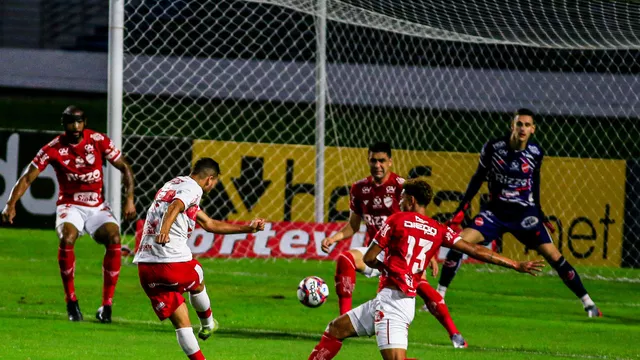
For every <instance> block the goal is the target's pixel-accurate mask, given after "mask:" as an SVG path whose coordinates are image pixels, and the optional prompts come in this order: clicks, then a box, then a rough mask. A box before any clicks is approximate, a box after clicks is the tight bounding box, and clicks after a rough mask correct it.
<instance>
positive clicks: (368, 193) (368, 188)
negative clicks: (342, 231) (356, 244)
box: [349, 173, 404, 246]
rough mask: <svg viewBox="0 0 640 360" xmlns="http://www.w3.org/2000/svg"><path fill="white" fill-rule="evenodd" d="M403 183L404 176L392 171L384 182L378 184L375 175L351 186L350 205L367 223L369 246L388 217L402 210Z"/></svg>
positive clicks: (367, 243) (366, 242) (366, 241)
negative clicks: (374, 178)
mask: <svg viewBox="0 0 640 360" xmlns="http://www.w3.org/2000/svg"><path fill="white" fill-rule="evenodd" d="M403 184H404V179H403V178H401V177H400V176H398V175H397V174H394V173H391V174H390V176H389V178H388V179H387V181H385V182H384V183H382V184H376V183H375V182H374V181H373V177H372V176H369V177H366V178H364V179H362V180H359V181H356V182H355V183H354V184H353V185H352V186H351V193H350V203H349V207H350V208H351V211H353V212H354V213H356V214H358V215H360V217H362V219H363V220H364V222H365V224H366V225H367V239H366V240H365V244H364V245H365V246H369V242H370V241H371V239H373V237H374V236H375V234H376V232H378V230H380V228H382V226H383V225H384V224H385V222H386V221H387V218H389V216H391V215H392V214H395V213H397V212H399V211H400V198H401V194H402V185H403Z"/></svg>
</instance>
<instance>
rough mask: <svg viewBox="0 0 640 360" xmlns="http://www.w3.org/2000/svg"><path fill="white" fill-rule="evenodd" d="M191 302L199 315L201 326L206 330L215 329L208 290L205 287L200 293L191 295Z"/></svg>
mask: <svg viewBox="0 0 640 360" xmlns="http://www.w3.org/2000/svg"><path fill="white" fill-rule="evenodd" d="M189 301H190V302H191V305H192V306H193V308H194V309H195V310H196V313H198V318H199V319H200V324H201V325H202V327H203V328H205V329H213V314H212V313H211V300H209V294H207V288H206V287H204V289H202V291H201V292H199V293H196V294H194V293H189Z"/></svg>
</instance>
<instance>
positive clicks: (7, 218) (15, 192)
mask: <svg viewBox="0 0 640 360" xmlns="http://www.w3.org/2000/svg"><path fill="white" fill-rule="evenodd" d="M39 174H40V170H38V168H37V167H36V166H35V165H33V164H31V165H29V167H28V168H27V170H25V172H24V173H23V174H22V176H20V179H18V182H16V184H15V185H14V186H13V189H11V194H10V195H9V200H7V204H6V205H5V206H4V209H3V210H2V222H8V223H9V224H13V218H14V217H15V216H16V203H17V202H18V200H19V199H20V198H21V197H22V195H24V193H25V191H27V189H28V188H29V186H31V183H33V181H34V180H35V179H36V178H37V177H38V175H39Z"/></svg>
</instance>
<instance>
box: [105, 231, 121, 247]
mask: <svg viewBox="0 0 640 360" xmlns="http://www.w3.org/2000/svg"><path fill="white" fill-rule="evenodd" d="M120 242H121V239H120V234H119V233H118V232H116V233H110V234H109V235H108V237H107V243H108V244H109V245H115V244H120Z"/></svg>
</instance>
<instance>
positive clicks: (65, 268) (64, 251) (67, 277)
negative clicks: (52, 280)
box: [58, 245, 78, 302]
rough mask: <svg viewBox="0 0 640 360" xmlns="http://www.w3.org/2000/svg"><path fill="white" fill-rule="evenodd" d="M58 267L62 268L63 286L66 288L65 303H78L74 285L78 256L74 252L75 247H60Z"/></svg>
mask: <svg viewBox="0 0 640 360" xmlns="http://www.w3.org/2000/svg"><path fill="white" fill-rule="evenodd" d="M58 266H60V276H61V277H62V286H64V301H66V302H69V301H77V300H78V299H76V289H75V286H74V284H73V278H74V276H75V272H76V255H75V253H74V252H73V245H60V247H59V248H58Z"/></svg>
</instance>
